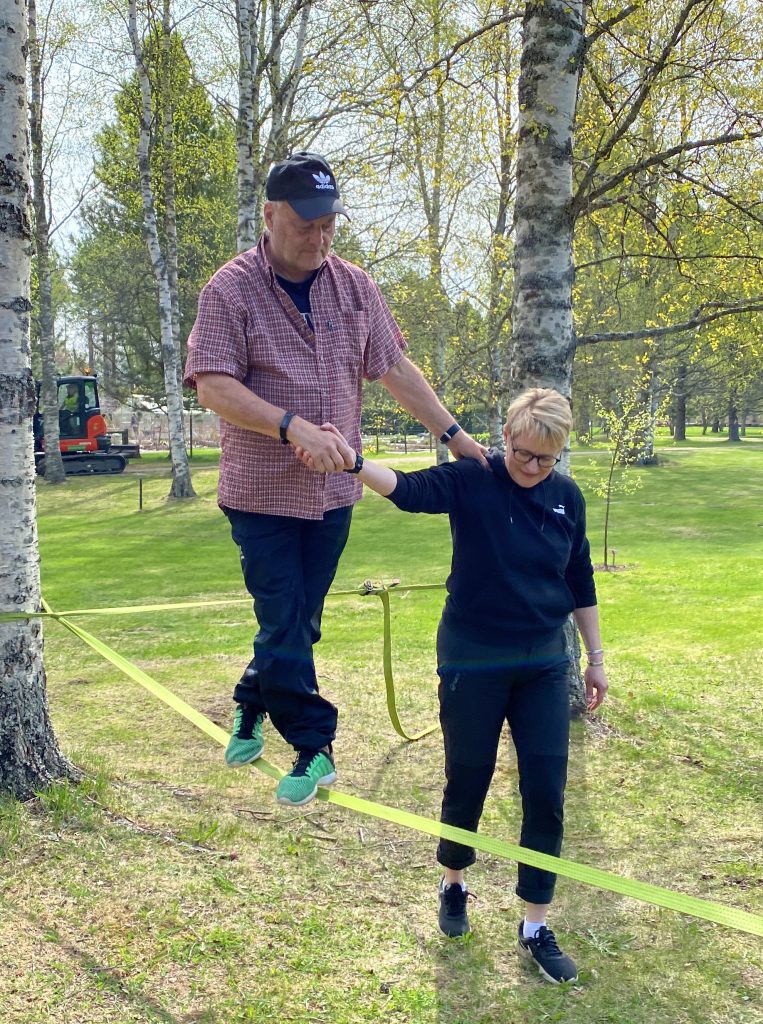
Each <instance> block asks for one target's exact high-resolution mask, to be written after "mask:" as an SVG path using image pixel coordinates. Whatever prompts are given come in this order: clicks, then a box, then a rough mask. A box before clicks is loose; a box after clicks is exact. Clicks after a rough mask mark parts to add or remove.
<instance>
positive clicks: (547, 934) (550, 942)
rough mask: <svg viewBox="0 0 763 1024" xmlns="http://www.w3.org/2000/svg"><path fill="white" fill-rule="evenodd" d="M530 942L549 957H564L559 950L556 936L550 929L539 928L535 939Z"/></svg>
mask: <svg viewBox="0 0 763 1024" xmlns="http://www.w3.org/2000/svg"><path fill="white" fill-rule="evenodd" d="M532 941H533V942H535V943H536V944H537V945H538V946H539V947H540V948H541V949H542V950H543V952H544V953H547V954H548V955H550V956H564V954H563V953H562V951H561V949H559V945H558V943H557V941H556V936H555V935H554V933H553V932H552V931H551V929H550V928H546V927H545V926H544V927H543V928H541V929H540V931H539V932H538V934H537V936H536V937H535V939H533V940H532Z"/></svg>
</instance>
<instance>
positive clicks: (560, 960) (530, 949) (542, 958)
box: [517, 921, 578, 985]
mask: <svg viewBox="0 0 763 1024" xmlns="http://www.w3.org/2000/svg"><path fill="white" fill-rule="evenodd" d="M523 923H524V922H522V921H520V923H519V941H518V943H517V947H518V949H519V955H520V956H521V957H523V958H524V959H525V960H533V961H534V962H535V965H536V967H537V968H538V970H539V971H540V973H541V975H542V976H543V978H545V980H546V981H551V982H553V983H554V985H559V984H561V982H563V981H577V980H578V969H577V967H576V966H575V962H574V960H571V959H570V958H569V957H568V956H565V954H564V953H563V952H562V951H561V949H559V946H558V945H557V944H556V937H555V936H554V933H553V932H552V931H551V929H550V928H546V926H545V925H541V928H540V931H539V932H538V934H537V935H536V936H535V938H534V939H526V938H524V934H523V931H522V925H523Z"/></svg>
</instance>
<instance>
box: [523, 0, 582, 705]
mask: <svg viewBox="0 0 763 1024" xmlns="http://www.w3.org/2000/svg"><path fill="white" fill-rule="evenodd" d="M584 25H585V18H584V5H583V0H536V2H529V3H527V4H526V7H525V16H524V23H523V38H522V60H521V69H520V75H519V94H518V98H519V123H518V127H519V134H518V141H517V193H516V203H515V207H514V301H513V306H512V348H511V359H510V366H509V388H510V392H511V396H512V397H515V396H516V395H517V394H519V393H520V392H522V391H524V390H525V389H526V388H528V387H549V388H556V390H557V391H560V392H561V393H562V394H563V395H567V396H568V397H569V395H570V393H571V384H572V360H573V357H574V355H575V335H574V327H573V321H572V284H573V277H574V270H573V262H572V238H573V229H574V217H573V213H572V142H573V131H574V124H575V106H576V101H577V91H578V83H579V81H580V71H581V67H582V60H583V53H584V39H583V30H584ZM560 468H561V469H562V471H563V472H567V473H568V472H569V457H566V458H565V459H564V460H563V462H562V463H561V464H560ZM565 636H566V639H567V644H568V648H569V650H570V654H571V659H570V674H569V686H570V703H571V705H572V708H573V710H575V711H582V710H583V709H584V707H585V699H584V687H583V681H582V677H581V674H580V671H579V658H580V643H579V639H578V634H577V630H576V629H575V626H574V623H572V621H571V620H570V621H569V622H568V623H567V625H566V627H565Z"/></svg>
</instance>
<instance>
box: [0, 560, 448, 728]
mask: <svg viewBox="0 0 763 1024" xmlns="http://www.w3.org/2000/svg"><path fill="white" fill-rule="evenodd" d="M399 582H400V581H399V580H392V581H391V582H390V583H378V582H375V581H373V580H365V581H364V582H363V583H361V585H360V586H359V587H358V588H357V589H356V590H334V591H330V592H329V594H328V595H327V596H328V597H356V596H357V595H358V594H361V595H368V594H375V595H376V596H377V597H379V598H381V603H382V611H383V613H384V648H383V654H382V663H383V666H384V686H385V689H386V694H387V711H388V713H389V718H390V721H391V723H392V728H393V729H394V730H395V732H396V733H397V734H398V736H401V737H402V738H403V739H404V740H408V742H409V743H413V742H415V741H416V740H420V739H423V738H424V737H425V736H429V734H430V733H432V732H434V731H435V729H437V724H436V723H435V724H434V725H430V726H429V727H428V728H426V729H422V730H421V731H420V732H415V733H408V732H406V731H405V729H404V728H403V726H402V723H401V722H400V716H399V715H398V713H397V698H396V695H395V680H394V677H393V675H392V625H391V614H390V607H389V590H390V589H391V588H392V587H396V586H397V585H398V584H399ZM444 586H445V584H444V583H428V584H427V583H425V584H418V585H413V586H408V587H400V592H401V593H406V592H407V591H411V590H442V589H443V588H444ZM242 604H251V598H238V597H237V598H221V599H220V600H217V601H185V602H182V603H179V604H144V605H124V606H123V607H121V608H78V609H75V610H74V611H64V612H53V611H51V610H50V607H49V606H48V605H47V604H46V603H45V602H44V601H43V605H44V609H45V610H44V611H41V612H5V613H3V614H0V622H9V621H13V620H17V619H26V618H33V617H38V618H53V619H60V618H71V617H72V616H75V615H129V614H130V613H132V612H164V611H174V610H178V609H185V608H209V607H210V606H211V605H242Z"/></svg>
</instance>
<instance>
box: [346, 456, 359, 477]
mask: <svg viewBox="0 0 763 1024" xmlns="http://www.w3.org/2000/svg"><path fill="white" fill-rule="evenodd" d="M362 468H363V456H362V455H361V454H360V452H356V453H355V465H354V466H353V467H352V469H346V470H345V473H359V472H360V471H361V469H362Z"/></svg>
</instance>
